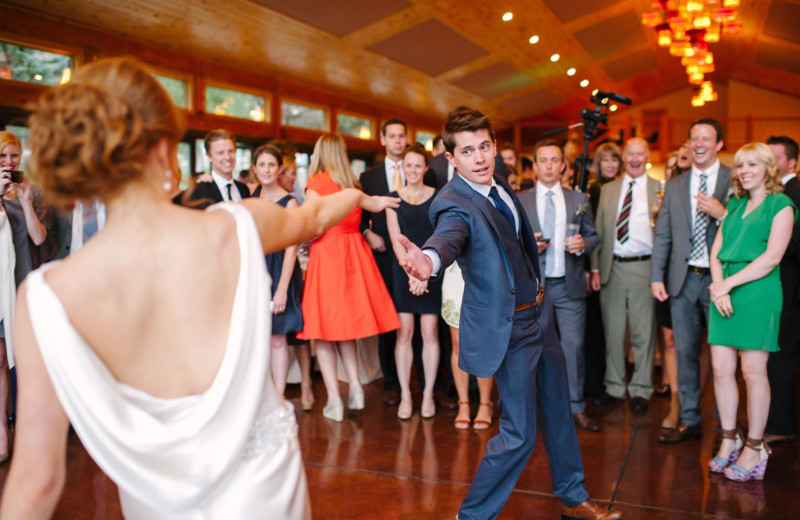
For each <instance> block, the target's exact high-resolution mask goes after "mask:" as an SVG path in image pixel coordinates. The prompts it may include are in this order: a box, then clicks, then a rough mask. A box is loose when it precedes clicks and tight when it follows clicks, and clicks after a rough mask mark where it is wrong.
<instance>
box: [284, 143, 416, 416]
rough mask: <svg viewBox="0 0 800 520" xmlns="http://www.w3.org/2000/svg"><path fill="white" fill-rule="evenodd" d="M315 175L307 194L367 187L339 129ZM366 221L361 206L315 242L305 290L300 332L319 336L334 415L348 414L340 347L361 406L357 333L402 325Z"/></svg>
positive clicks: (353, 399) (351, 400) (320, 151)
mask: <svg viewBox="0 0 800 520" xmlns="http://www.w3.org/2000/svg"><path fill="white" fill-rule="evenodd" d="M309 175H310V179H309V181H308V184H307V185H306V199H307V200H312V199H314V198H316V197H319V196H322V195H328V194H330V193H335V192H338V191H340V190H342V189H344V188H353V187H356V188H360V187H361V186H360V184H359V182H358V179H356V176H355V175H354V174H353V171H352V170H351V169H350V163H349V161H348V159H347V153H346V150H345V144H344V140H343V139H342V138H341V137H340V136H338V135H336V134H323V135H322V136H321V137H320V138H319V140H318V141H317V144H316V145H315V146H314V158H313V160H312V161H311V166H310V167H309ZM360 223H361V209H356V210H354V211H353V212H351V213H350V214H349V215H348V216H347V217H345V218H344V220H342V221H341V222H340V223H339V224H337V225H336V226H334V227H332V228H331V229H329V230H328V231H327V232H326V233H325V234H323V235H322V236H320V237H319V238H317V239H316V240H314V241H313V242H312V243H311V249H310V250H309V253H308V267H307V270H306V281H305V289H304V292H303V322H304V329H303V331H302V332H300V333H298V334H297V337H298V338H300V339H313V340H316V341H315V344H316V350H317V362H318V363H319V367H320V370H321V371H322V378H323V380H324V381H325V389H326V390H327V392H328V403H327V405H326V406H325V408H324V409H323V410H322V415H323V416H325V417H326V418H327V419H331V420H334V421H342V420H343V419H344V403H343V402H342V398H341V396H340V395H339V383H338V379H337V376H336V350H337V347H338V351H339V355H341V356H342V363H343V364H344V369H345V372H346V373H347V380H348V382H349V383H350V394H349V397H348V401H347V407H348V408H350V409H353V410H361V409H363V408H364V390H363V389H362V388H361V384H360V383H359V380H358V357H357V354H356V339H358V338H365V337H368V336H374V335H376V334H382V333H384V332H388V331H391V330H395V329H398V328H400V319H399V318H398V316H397V311H395V308H394V304H393V303H392V298H391V296H389V291H387V290H386V286H385V285H384V283H383V279H382V278H381V274H380V271H378V266H377V265H376V264H375V260H374V258H373V256H372V252H371V251H370V249H369V246H367V243H366V242H365V241H364V238H363V237H362V236H361V233H360V232H359V230H358V227H359V224H360Z"/></svg>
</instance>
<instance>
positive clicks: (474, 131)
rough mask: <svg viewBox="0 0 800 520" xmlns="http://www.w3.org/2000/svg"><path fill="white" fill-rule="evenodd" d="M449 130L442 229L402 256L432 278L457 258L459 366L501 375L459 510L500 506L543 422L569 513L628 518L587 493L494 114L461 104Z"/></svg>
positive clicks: (465, 517) (490, 512)
mask: <svg viewBox="0 0 800 520" xmlns="http://www.w3.org/2000/svg"><path fill="white" fill-rule="evenodd" d="M442 138H443V140H444V143H445V149H446V150H447V151H446V152H445V153H446V155H447V159H448V161H449V162H450V163H451V164H452V165H453V167H454V168H455V170H456V173H457V175H456V176H454V177H453V180H452V181H451V182H450V183H448V185H447V186H445V187H444V188H443V189H442V191H441V192H440V193H439V195H438V196H437V198H436V200H434V202H433V204H432V206H431V213H430V216H431V221H432V223H433V225H434V228H435V232H434V234H433V236H432V237H431V238H430V239H429V240H428V241H427V242H426V243H425V245H424V246H423V248H422V250H420V248H419V247H416V246H415V245H414V244H413V243H411V242H410V241H408V240H407V239H405V237H401V239H400V240H401V243H402V244H403V246H404V247H405V248H406V249H407V251H408V253H407V256H406V258H404V259H402V261H401V265H402V266H403V267H404V269H405V270H406V271H407V272H408V273H410V274H411V275H413V276H416V277H417V278H419V279H421V280H427V279H428V278H429V277H430V276H438V275H439V274H441V273H442V272H443V270H444V268H446V267H447V266H448V265H450V264H451V263H453V262H454V261H456V260H457V261H458V263H459V266H460V267H461V270H462V272H463V273H464V282H465V287H464V298H463V303H462V307H461V319H460V324H459V331H460V333H461V338H462V339H461V348H460V352H459V366H460V367H461V368H462V369H463V370H464V371H466V372H468V373H471V374H474V375H476V376H480V377H488V376H491V375H494V377H495V382H496V383H497V387H498V390H499V393H500V400H501V404H502V416H501V418H500V433H498V434H497V435H496V436H495V437H493V438H492V439H490V440H489V443H488V445H487V449H486V454H485V455H484V457H483V460H482V461H481V464H480V466H479V467H478V470H477V472H476V474H475V478H474V480H473V482H472V486H471V487H470V490H469V493H468V494H467V496H466V498H465V499H464V502H463V504H462V505H461V510H460V511H459V513H458V517H457V518H460V519H461V520H472V519H480V520H486V519H491V518H496V517H497V516H498V515H499V514H500V511H501V510H502V508H503V506H504V504H505V502H506V500H507V499H508V496H509V495H510V494H511V491H512V490H513V489H514V485H515V484H516V482H517V479H518V478H519V475H520V473H521V472H522V470H523V469H524V467H525V464H526V463H527V462H528V459H529V458H530V455H531V453H533V448H534V445H535V443H536V434H537V423H538V422H539V421H541V423H540V424H538V426H540V427H541V430H542V434H543V436H544V441H545V447H546V448H547V449H548V453H549V454H550V455H551V457H550V475H551V478H552V482H553V490H554V492H555V494H556V496H558V497H559V499H560V500H561V501H562V502H563V503H564V511H563V515H562V516H563V517H565V518H578V519H581V518H592V519H605V520H611V519H617V518H621V517H622V513H621V512H619V511H611V512H608V511H603V510H602V509H600V508H599V507H598V506H596V505H595V504H594V503H592V502H591V501H590V500H589V495H588V493H587V492H586V488H585V483H584V473H583V463H582V461H581V455H580V448H579V446H578V439H577V435H576V433H575V425H574V424H573V419H572V415H571V413H570V406H569V391H568V387H567V374H566V367H565V361H564V353H563V352H562V350H561V346H560V345H559V342H558V336H557V335H556V330H555V325H554V323H553V320H552V315H553V309H552V306H551V305H550V302H549V301H548V300H547V299H546V297H545V295H544V290H543V289H541V288H540V285H539V259H538V254H537V250H536V239H535V238H534V236H533V232H532V231H531V227H530V224H529V223H528V220H527V218H526V217H525V212H524V210H523V208H522V206H520V205H519V202H518V201H517V199H516V197H515V196H514V194H513V192H512V190H511V188H510V187H509V186H508V184H506V182H505V181H503V180H502V179H501V178H500V177H499V176H496V175H494V166H495V165H494V161H495V155H496V146H495V142H494V132H493V131H492V128H491V124H490V123H489V119H488V118H487V117H486V116H484V115H483V114H481V113H480V112H478V111H476V110H470V109H466V108H460V109H457V110H455V111H453V112H451V113H450V115H449V116H448V120H447V123H445V126H444V131H443V133H442Z"/></svg>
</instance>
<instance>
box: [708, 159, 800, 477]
mask: <svg viewBox="0 0 800 520" xmlns="http://www.w3.org/2000/svg"><path fill="white" fill-rule="evenodd" d="M734 165H735V167H736V174H735V175H734V176H733V177H732V178H731V185H732V188H733V194H734V197H732V198H731V200H730V202H729V203H728V212H727V214H726V215H725V217H724V219H725V220H724V221H723V223H722V225H721V226H720V227H719V231H718V232H717V237H716V239H715V240H714V245H713V247H712V248H711V278H712V280H713V283H712V284H711V286H710V288H709V290H710V291H711V300H712V301H713V303H714V305H712V306H711V309H710V317H709V324H708V343H709V344H710V345H711V363H712V366H713V369H714V395H715V397H716V401H717V408H718V410H719V417H720V422H721V424H722V444H721V445H720V448H719V451H718V452H717V456H716V457H714V458H713V459H712V460H711V461H710V462H709V464H708V466H709V469H710V470H711V471H713V472H716V473H724V474H725V476H726V477H727V478H729V479H732V480H753V479H756V480H760V479H763V478H764V472H765V471H766V468H767V457H768V454H769V451H768V450H769V448H768V447H767V446H766V445H765V444H764V442H763V439H762V438H763V436H764V427H765V425H766V422H767V413H768V412H769V400H770V390H769V382H768V381H767V359H768V358H769V353H770V352H775V351H777V350H778V323H779V321H780V314H781V303H782V298H783V294H782V291H781V279H780V268H779V267H778V264H779V263H780V260H781V258H782V257H783V253H784V252H785V251H786V247H787V246H788V244H789V238H790V236H791V232H792V225H793V223H794V219H795V208H794V206H793V205H792V201H791V199H790V198H789V197H787V196H786V195H784V194H783V193H781V191H782V190H783V188H782V186H781V182H780V177H779V175H778V166H777V163H776V159H775V156H774V155H773V154H772V151H771V150H770V149H769V147H767V145H765V144H763V143H750V144H746V145H744V146H743V147H742V148H741V149H739V151H738V152H736V155H735V157H734ZM739 351H741V358H742V374H743V375H744V380H745V385H746V387H747V421H748V425H749V430H748V432H747V439H746V440H745V441H744V442H743V441H742V437H741V435H740V434H739V433H737V431H736V417H737V409H738V406H739V390H738V387H737V384H736V363H737V357H738V353H739ZM743 448H746V449H743Z"/></svg>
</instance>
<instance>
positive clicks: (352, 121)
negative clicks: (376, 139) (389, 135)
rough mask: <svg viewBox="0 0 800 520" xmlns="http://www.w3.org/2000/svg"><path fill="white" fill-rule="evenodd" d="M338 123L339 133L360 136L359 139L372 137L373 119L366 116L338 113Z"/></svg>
mask: <svg viewBox="0 0 800 520" xmlns="http://www.w3.org/2000/svg"><path fill="white" fill-rule="evenodd" d="M336 124H337V128H338V129H339V130H338V131H339V133H340V134H342V135H349V136H352V137H358V138H359V139H372V121H370V120H369V119H367V118H366V117H358V116H350V115H347V114H337V115H336Z"/></svg>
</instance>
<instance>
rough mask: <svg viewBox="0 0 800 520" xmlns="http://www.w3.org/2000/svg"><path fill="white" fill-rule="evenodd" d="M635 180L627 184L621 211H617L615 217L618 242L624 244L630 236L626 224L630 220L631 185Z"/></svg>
mask: <svg viewBox="0 0 800 520" xmlns="http://www.w3.org/2000/svg"><path fill="white" fill-rule="evenodd" d="M634 184H636V181H631V183H630V184H629V185H628V191H627V192H625V200H623V201H622V211H620V212H619V218H618V219H617V240H619V243H620V244H624V243H625V242H627V241H628V238H630V229H628V224H629V223H630V220H631V206H633V185H634Z"/></svg>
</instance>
